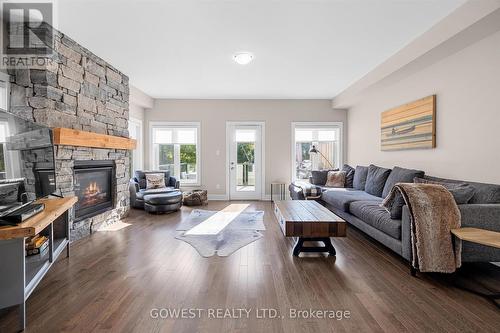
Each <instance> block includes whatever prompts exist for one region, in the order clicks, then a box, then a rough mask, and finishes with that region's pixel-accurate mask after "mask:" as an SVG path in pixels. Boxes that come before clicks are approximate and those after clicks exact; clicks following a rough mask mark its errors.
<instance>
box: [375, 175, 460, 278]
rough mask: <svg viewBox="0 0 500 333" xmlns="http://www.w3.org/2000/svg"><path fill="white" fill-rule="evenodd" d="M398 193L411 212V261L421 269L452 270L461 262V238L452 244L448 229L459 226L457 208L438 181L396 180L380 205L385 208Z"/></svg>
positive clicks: (427, 270)
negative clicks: (415, 182) (402, 181)
mask: <svg viewBox="0 0 500 333" xmlns="http://www.w3.org/2000/svg"><path fill="white" fill-rule="evenodd" d="M398 195H402V196H403V199H404V201H405V203H406V205H407V206H408V208H409V209H410V216H411V218H410V219H411V221H410V225H411V245H412V251H411V252H412V258H411V264H412V266H413V267H415V268H418V269H419V270H420V271H421V272H439V273H453V272H455V270H456V268H458V267H460V266H461V249H462V246H461V242H460V241H459V240H457V241H456V242H455V248H453V244H454V243H453V241H452V237H453V236H452V234H451V229H455V228H460V224H461V215H460V210H459V209H458V207H457V204H456V203H455V200H454V199H453V196H452V195H451V193H450V192H449V191H448V190H447V189H446V188H444V187H443V186H441V185H433V184H432V185H431V184H411V183H398V184H396V185H395V186H394V187H393V188H392V190H391V192H390V193H389V195H388V196H387V197H386V198H385V199H384V201H383V202H382V204H381V206H383V207H384V208H386V209H388V208H390V207H391V205H392V203H393V201H394V200H397V198H396V197H397V196H398Z"/></svg>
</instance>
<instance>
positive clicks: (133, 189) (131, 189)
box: [128, 178, 139, 207]
mask: <svg viewBox="0 0 500 333" xmlns="http://www.w3.org/2000/svg"><path fill="white" fill-rule="evenodd" d="M128 188H129V192H130V204H131V205H132V207H135V201H136V199H137V195H136V194H137V192H139V184H138V183H137V182H136V181H135V180H134V179H133V178H132V179H130V182H129V185H128Z"/></svg>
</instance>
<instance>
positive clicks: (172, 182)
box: [167, 177, 181, 189]
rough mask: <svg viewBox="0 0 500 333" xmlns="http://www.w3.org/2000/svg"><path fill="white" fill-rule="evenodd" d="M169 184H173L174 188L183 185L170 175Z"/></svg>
mask: <svg viewBox="0 0 500 333" xmlns="http://www.w3.org/2000/svg"><path fill="white" fill-rule="evenodd" d="M167 186H171V187H173V188H176V189H179V188H180V187H181V182H180V181H178V180H177V179H176V178H175V177H170V178H169V179H168V185H167Z"/></svg>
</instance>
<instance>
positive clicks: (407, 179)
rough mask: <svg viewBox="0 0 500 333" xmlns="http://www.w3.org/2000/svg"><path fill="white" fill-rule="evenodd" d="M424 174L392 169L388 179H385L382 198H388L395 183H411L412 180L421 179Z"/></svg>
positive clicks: (411, 170) (397, 168)
mask: <svg viewBox="0 0 500 333" xmlns="http://www.w3.org/2000/svg"><path fill="white" fill-rule="evenodd" d="M424 174H425V173H424V172H423V171H421V170H413V169H405V168H400V167H397V166H396V167H394V169H392V171H391V174H390V175H389V177H387V181H386V182H385V186H384V191H383V192H382V197H383V198H385V197H386V196H388V195H389V192H390V191H391V189H392V188H393V187H394V185H396V184H397V183H413V179H414V178H422V177H424Z"/></svg>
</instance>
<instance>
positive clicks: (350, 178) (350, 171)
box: [341, 164, 356, 188]
mask: <svg viewBox="0 0 500 333" xmlns="http://www.w3.org/2000/svg"><path fill="white" fill-rule="evenodd" d="M341 171H344V172H345V174H346V175H345V184H344V187H347V188H352V187H353V182H354V172H355V171H356V170H355V169H354V168H353V167H352V166H350V165H348V164H344V166H343V167H342V170H341Z"/></svg>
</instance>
